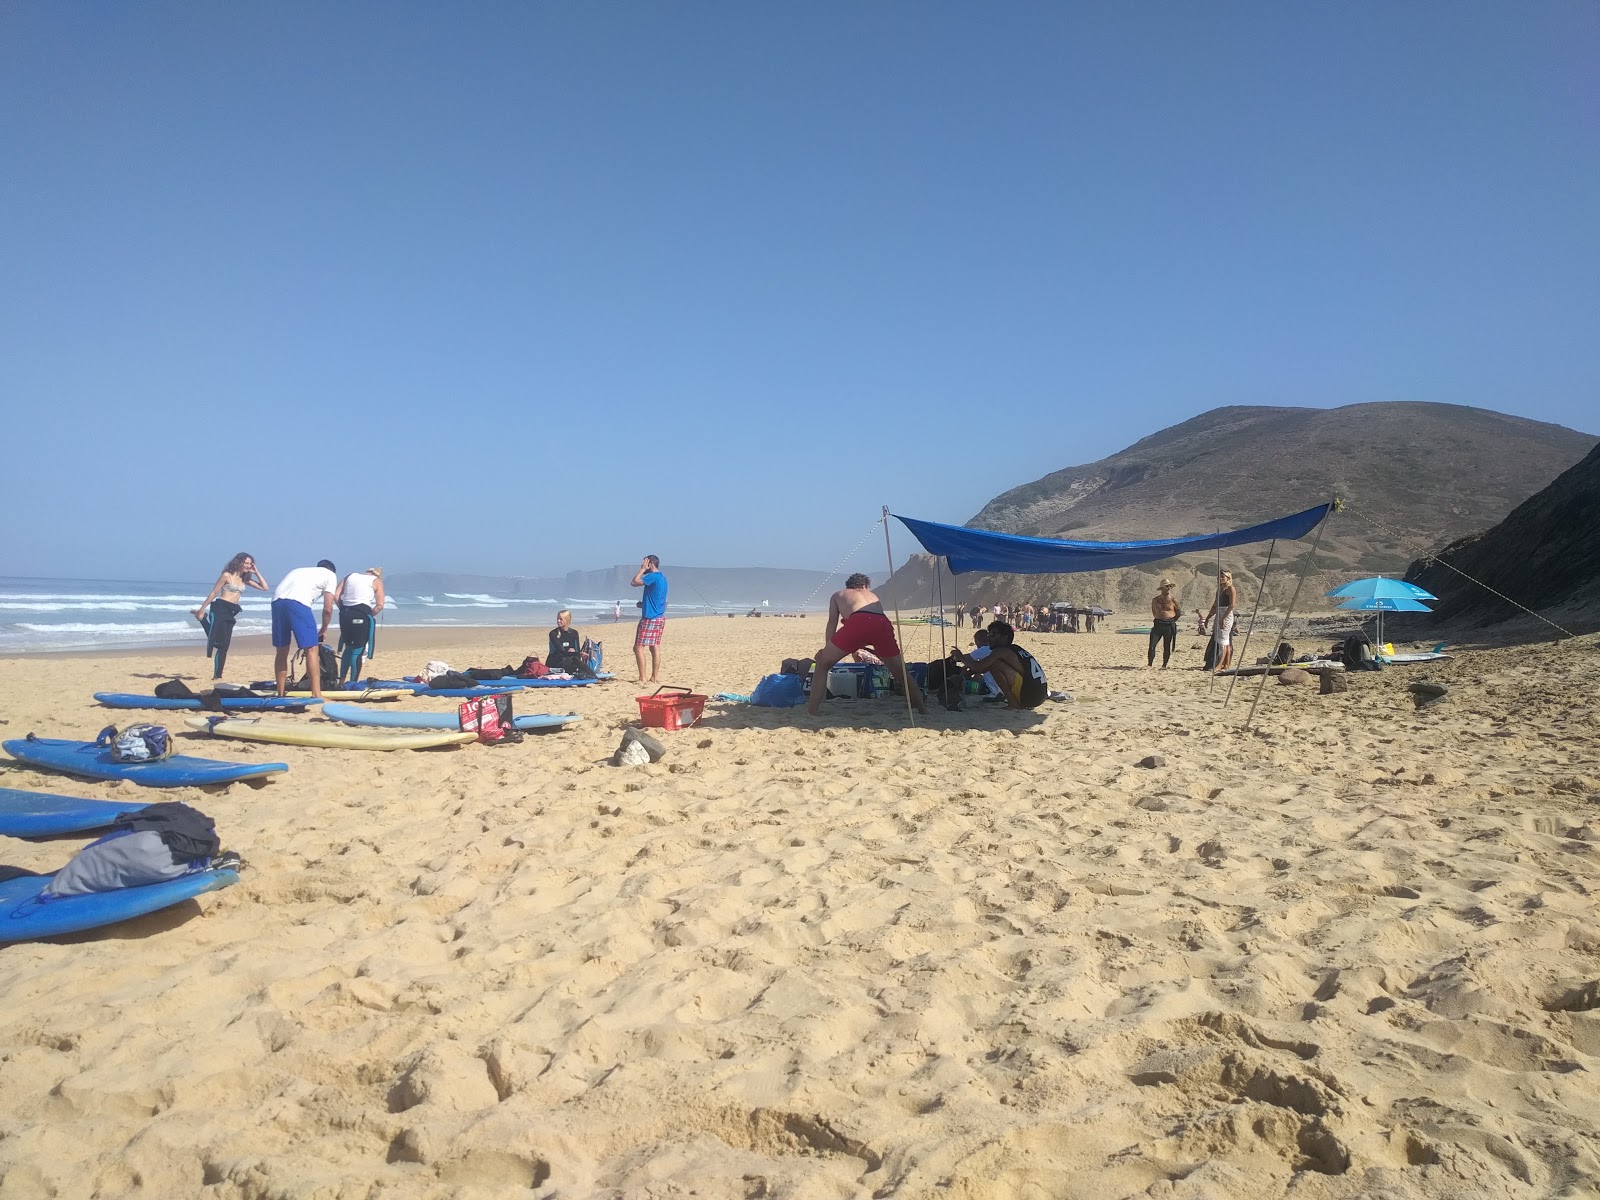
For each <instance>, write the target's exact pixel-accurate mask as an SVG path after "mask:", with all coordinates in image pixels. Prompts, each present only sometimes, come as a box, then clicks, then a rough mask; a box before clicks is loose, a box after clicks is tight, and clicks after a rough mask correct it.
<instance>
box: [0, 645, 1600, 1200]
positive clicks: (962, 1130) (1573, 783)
mask: <svg viewBox="0 0 1600 1200" xmlns="http://www.w3.org/2000/svg"><path fill="white" fill-rule="evenodd" d="M584 632H585V633H588V634H590V635H591V636H596V637H600V638H603V639H604V641H605V645H606V650H607V663H606V665H607V667H608V668H610V669H614V670H617V671H619V672H623V674H622V677H621V678H620V679H619V680H617V681H615V682H611V683H608V684H606V685H604V686H600V687H592V688H583V689H566V690H562V691H552V692H548V693H544V694H531V695H528V696H524V697H519V698H518V700H517V709H518V711H519V712H537V711H552V712H555V711H569V710H570V711H575V712H577V713H579V714H581V715H582V717H583V718H584V719H583V721H582V722H581V723H579V724H577V725H575V726H572V727H571V728H569V729H567V730H565V731H563V732H560V733H557V734H552V735H546V736H538V737H529V738H528V739H527V741H526V742H524V743H523V744H522V745H520V746H512V747H504V748H490V747H485V746H468V747H465V748H462V749H459V750H449V751H438V752H419V753H410V752H406V753H397V754H375V753H363V752H359V751H335V750H313V749H300V748H296V747H257V746H252V745H248V744H245V743H238V742H227V741H222V740H208V739H203V737H202V735H195V736H194V737H192V738H191V737H189V736H185V738H184V739H183V740H184V743H185V744H184V746H183V750H184V751H185V752H186V753H193V754H205V755H208V756H210V757H215V758H224V759H237V760H241V761H263V760H269V761H270V760H281V761H284V762H287V763H288V764H289V767H290V769H289V771H288V773H287V774H285V775H281V776H279V777H277V778H276V779H275V780H273V781H272V782H271V783H269V784H267V785H266V786H263V787H259V788H252V787H248V786H243V785H235V786H233V787H231V788H228V789H225V790H218V791H209V792H202V791H200V790H196V789H180V790H175V791H171V792H155V791H150V792H145V791H144V790H143V789H137V788H135V787H134V786H133V785H131V784H117V785H113V784H104V783H81V782H77V781H72V780H69V779H67V778H65V777H61V776H49V775H44V774H40V773H36V772H33V771H30V770H26V769H19V768H12V769H8V770H6V771H4V772H0V784H3V785H5V786H9V787H15V788H27V789H35V790H41V791H52V792H62V793H66V794H71V795H81V796H93V797H101V798H107V799H110V798H116V799H129V798H132V797H134V796H135V795H137V796H138V798H144V796H145V795H148V797H149V799H150V800H151V801H156V800H167V799H177V800H183V801H185V802H187V803H190V804H193V805H195V806H197V807H199V808H201V809H203V810H204V811H206V812H207V813H209V814H211V815H212V816H213V817H215V819H216V821H217V824H218V827H219V830H220V832H221V833H222V834H223V837H224V842H225V844H226V845H227V846H228V847H230V848H231V849H234V850H237V851H238V852H240V853H241V854H242V855H243V856H244V858H245V860H246V862H247V864H248V869H247V870H246V871H245V873H244V877H243V882H242V883H241V884H240V885H238V886H236V887H233V888H231V889H228V890H225V891H221V892H217V893H214V894H210V895H207V896H204V897H201V898H199V899H198V900H194V901H189V902H186V903H185V904H183V905H182V906H180V907H178V908H175V909H172V910H169V911H167V912H164V913H160V914H155V915H153V916H150V917H145V918H141V919H139V920H136V921H133V922H129V923H127V924H124V925H121V926H118V927H115V928H113V929H110V930H107V931H103V932H98V933H91V934H84V935H77V936H73V937H67V938H60V939H56V940H54V941H50V942H42V943H20V944H15V945H8V946H4V947H0V995H3V996H4V997H5V1004H4V1007H3V1010H0V1200H31V1198H33V1197H91V1196H97V1197H118V1196H129V1195H136V1196H158V1197H191V1196H193V1197H200V1196H204V1197H216V1198H223V1200H269V1198H271V1200H311V1198H313V1197H315V1198H329V1200H331V1198H339V1200H355V1198H373V1200H376V1198H378V1197H383V1198H385V1200H391V1198H410V1197H455V1196H460V1197H500V1196H510V1195H533V1196H546V1197H557V1196H559V1197H563V1198H573V1197H591V1196H604V1197H630V1198H632V1197H640V1198H643V1197H667V1196H689V1195H696V1196H701V1197H712V1198H721V1197H794V1198H806V1200H811V1198H821V1197H854V1196H894V1197H934V1196H937V1197H1019V1198H1020V1197H1040V1198H1043V1197H1082V1198H1097V1200H1098V1198H1104V1197H1123V1196H1152V1197H1193V1198H1201V1197H1205V1198H1212V1197H1215V1198H1224V1197H1229V1198H1231V1197H1240V1198H1249V1200H1259V1198H1260V1197H1264V1196H1277V1195H1293V1196H1296V1197H1307V1198H1322V1197H1380V1196H1381V1197H1388V1198H1392V1200H1401V1198H1408V1197H1430V1198H1432V1197H1437V1198H1441V1200H1442V1198H1445V1197H1450V1198H1460V1197H1485V1198H1488V1197H1506V1196H1528V1197H1535V1196H1572V1197H1577V1196H1592V1195H1595V1194H1597V1192H1596V1188H1597V1184H1596V1180H1600V1085H1597V1083H1596V1076H1595V1072H1596V1071H1597V1070H1600V982H1597V981H1600V921H1597V918H1596V912H1595V896H1596V894H1597V893H1600V819H1597V818H1600V808H1597V804H1600V719H1597V717H1596V712H1595V706H1594V700H1593V691H1594V684H1593V680H1594V676H1593V666H1594V663H1595V661H1596V660H1595V653H1594V639H1593V638H1586V639H1582V640H1580V641H1575V642H1569V643H1565V644H1555V643H1545V644H1539V645H1533V646H1526V647H1521V648H1506V649H1485V650H1480V651H1467V652H1465V653H1462V654H1461V655H1460V656H1459V657H1457V658H1456V659H1455V660H1454V661H1452V662H1448V663H1442V664H1429V665H1427V666H1417V667H1411V668H1391V669H1389V670H1387V671H1384V672H1382V673H1381V674H1372V675H1357V676H1353V677H1352V678H1351V680H1350V690H1349V691H1348V692H1346V693H1344V694H1339V695H1330V696H1321V695H1319V694H1318V691H1317V688H1316V686H1315V684H1309V685H1306V684H1302V685H1299V686H1282V685H1279V684H1278V683H1276V682H1275V681H1269V682H1268V683H1267V684H1266V685H1265V688H1264V690H1263V692H1262V697H1261V706H1260V710H1259V712H1258V714H1257V718H1256V723H1255V727H1254V728H1253V729H1251V730H1249V731H1242V730H1241V729H1240V728H1239V726H1240V724H1241V723H1242V721H1243V719H1244V716H1245V712H1246V709H1247V708H1248V705H1249V701H1250V699H1251V697H1252V696H1253V694H1254V691H1255V687H1256V681H1255V680H1254V679H1246V680H1241V681H1240V682H1239V686H1238V689H1237V691H1236V692H1235V693H1234V695H1233V698H1232V701H1231V702H1230V703H1229V704H1228V705H1227V707H1226V708H1224V707H1223V698H1224V696H1225V694H1226V690H1227V683H1226V681H1220V680H1219V681H1216V682H1213V681H1212V680H1211V679H1210V678H1209V677H1207V676H1206V675H1204V674H1203V673H1202V672H1200V671H1198V670H1195V669H1193V668H1195V667H1197V666H1198V665H1199V662H1200V656H1201V644H1202V643H1201V640H1200V639H1199V638H1196V637H1193V636H1190V635H1187V634H1186V635H1185V636H1183V637H1181V638H1180V640H1179V651H1178V656H1177V658H1175V660H1174V669H1173V670H1170V671H1166V672H1162V671H1159V670H1158V671H1154V672H1150V671H1146V670H1144V667H1143V664H1144V650H1145V640H1144V638H1142V637H1134V636H1118V635H1116V634H1114V633H1111V632H1109V631H1107V632H1103V633H1100V634H1096V635H1093V636H1090V635H1075V636H1074V635H1056V636H1036V637H1031V638H1030V637H1026V636H1024V637H1023V639H1022V642H1023V644H1024V645H1026V646H1028V648H1030V649H1031V650H1033V651H1034V653H1035V654H1036V655H1037V656H1038V658H1039V659H1040V661H1041V662H1042V663H1043V664H1044V665H1045V667H1046V668H1047V670H1048V672H1049V675H1050V683H1051V686H1052V687H1053V688H1057V689H1062V690H1065V691H1066V692H1069V693H1071V694H1072V697H1073V699H1072V700H1071V701H1070V702H1063V703H1056V702H1052V703H1047V704H1046V706H1045V707H1043V708H1041V709H1039V710H1038V711H1036V712H1033V713H1008V712H1005V711H1003V710H1001V709H999V708H997V707H995V706H990V705H982V704H975V703H969V705H968V707H967V710H966V711H963V712H959V713H947V712H944V711H942V710H935V711H934V713H933V714H932V715H931V716H930V717H929V718H928V719H927V720H925V721H924V720H921V719H919V720H918V721H917V723H916V725H915V727H911V726H910V725H909V723H908V718H907V713H906V709H905V706H904V703H903V701H899V700H895V699H887V700H863V701H854V702H851V701H835V702H830V703H829V704H828V705H827V706H826V707H825V709H824V711H823V714H822V716H821V717H820V718H815V719H813V718H809V717H807V716H806V715H804V713H803V711H794V710H790V711H773V710H765V709H753V708H750V707H747V706H741V705H733V704H713V705H711V706H710V708H709V709H708V710H707V714H706V717H705V719H704V721H703V722H702V724H701V725H700V726H698V727H696V728H694V729H691V730H687V731H683V732H678V733H673V734H666V735H664V739H665V740H666V742H667V744H668V747H669V752H668V754H667V756H666V757H665V758H664V759H663V760H662V761H661V762H660V763H657V764H654V765H650V766H645V767H637V768H615V767H612V766H610V765H609V764H608V763H607V761H606V760H607V758H608V756H609V754H610V753H611V751H612V750H613V749H614V748H615V746H616V745H617V742H618V740H619V738H620V736H621V731H622V730H623V729H625V728H627V727H629V726H630V725H635V724H637V718H638V710H637V706H636V704H635V700H634V697H635V696H636V695H637V694H638V693H639V690H640V689H639V688H637V687H636V686H635V685H634V684H633V683H632V682H631V681H630V678H631V671H630V670H629V668H631V665H632V664H631V653H630V649H629V647H630V642H631V627H630V626H627V625H623V626H596V627H586V628H585V629H584ZM821 634H822V621H821V618H820V617H810V618H803V619H762V620H752V619H746V618H737V619H731V620H730V619H713V618H697V619H692V620H673V621H670V622H669V624H668V630H667V638H666V644H665V649H666V654H667V667H666V670H665V676H666V678H667V680H668V681H669V682H671V683H674V684H682V685H686V686H693V687H694V688H695V689H696V690H697V691H700V692H704V693H708V694H709V693H716V692H720V691H732V692H740V693H747V692H749V691H750V690H751V688H752V687H753V686H754V684H755V683H756V681H757V679H759V678H760V676H761V675H763V674H765V673H768V672H771V671H775V670H776V669H777V666H778V663H779V661H780V660H781V659H783V658H785V657H795V656H803V655H806V654H809V653H811V652H813V651H815V649H816V648H817V646H818V645H820V642H821ZM905 635H906V639H905V640H906V649H907V654H908V657H910V658H912V659H925V658H927V657H929V653H928V651H929V649H930V648H932V649H933V651H934V654H935V656H936V655H937V640H936V639H937V633H936V632H931V631H930V630H929V629H928V628H927V627H908V628H906V630H905ZM544 644H545V636H544V630H543V629H539V630H531V631H528V632H527V633H525V634H522V633H519V632H518V631H516V630H512V629H493V630H476V631H464V632H456V633H451V634H448V635H433V634H428V633H425V632H421V631H410V632H406V633H403V634H395V635H393V636H389V637H387V639H386V642H385V644H383V645H380V647H379V657H378V660H377V662H376V664H375V669H376V671H377V672H378V673H379V674H382V675H385V676H392V675H396V674H401V673H411V672H413V671H415V670H416V669H418V668H419V667H420V666H421V665H422V663H423V661H425V660H426V659H429V658H441V659H444V660H446V661H448V662H450V663H451V664H452V665H455V666H458V667H464V666H475V665H498V664H500V663H506V662H509V663H516V662H520V661H521V658H522V656H523V654H525V653H528V652H542V648H543V646H544ZM1254 653H1255V652H1254V651H1252V657H1253V656H1254ZM206 665H207V664H206V660H204V659H203V658H202V657H201V655H200V654H199V653H198V652H194V651H190V652H178V651H163V652H158V653H130V654H124V655H115V656H110V655H99V656H85V655H49V656H45V655H39V656H30V657H25V658H13V659H8V660H4V661H3V662H0V681H3V683H0V720H3V722H4V724H3V728H0V733H3V734H4V736H5V737H7V738H14V737H22V736H24V735H25V734H27V733H28V732H29V731H36V732H39V733H40V734H48V735H52V736H63V737H84V738H88V737H93V736H94V734H95V733H96V732H97V731H98V730H99V729H100V728H101V727H102V726H104V725H106V724H108V723H126V722H127V721H128V720H129V719H130V718H132V719H152V720H158V719H160V717H157V716H139V715H138V714H131V713H127V712H112V711H110V710H106V709H102V708H100V707H99V706H97V705H96V704H95V703H94V702H93V701H92V700H91V698H90V693H91V692H93V691H97V690H123V691H147V690H149V689H150V688H151V687H152V686H153V684H154V682H155V677H162V676H166V675H169V674H173V673H178V672H181V673H185V674H187V675H188V676H190V677H192V678H191V683H192V686H195V687H196V688H197V689H198V688H200V687H203V686H204V684H205V680H204V676H205V675H206V674H208V672H206V671H205V670H204V668H205V667H206ZM1180 666H1181V667H1182V668H1184V669H1178V668H1179V667H1180ZM270 668H271V659H270V652H269V651H268V650H267V648H266V647H264V646H262V645H261V644H260V643H259V642H258V641H245V640H241V643H240V644H239V645H237V646H236V647H235V651H234V657H233V660H232V661H231V662H230V669H229V672H228V675H229V678H230V679H232V680H235V681H248V680H250V679H252V678H263V677H266V676H267V675H269V674H270ZM1418 679H1430V680H1435V681H1438V682H1442V683H1445V684H1447V685H1448V687H1449V689H1450V690H1449V693H1448V695H1447V696H1446V698H1445V699H1444V700H1443V701H1441V702H1440V703H1438V704H1435V705H1431V706H1429V707H1427V708H1424V709H1420V710H1418V709H1414V707H1413V704H1412V700H1411V695H1410V693H1409V692H1408V691H1407V687H1406V685H1407V684H1408V683H1410V682H1412V681H1415V680H1418ZM402 703H403V704H404V706H406V707H416V708H423V707H443V706H444V705H443V704H442V703H441V702H439V701H432V702H425V701H419V700H407V701H404V702H402ZM172 715H173V714H167V716H168V717H169V718H170V717H171V716H172ZM293 719H295V720H300V721H308V720H312V719H315V718H313V717H312V716H304V717H297V718H293ZM166 723H168V724H169V725H171V726H173V727H175V728H181V727H182V723H181V721H175V720H170V719H169V720H168V721H167V722H166ZM1151 756H1154V758H1152V757H1151ZM1144 763H1149V764H1150V765H1141V764H1144ZM87 840H89V839H88V837H71V838H59V839H54V840H49V841H40V842H27V841H20V840H15V839H0V841H3V843H4V844H3V845H0V862H3V863H5V864H8V865H12V866H19V867H23V868H28V869H31V870H36V871H46V870H53V869H55V868H57V867H59V866H60V865H61V864H62V863H63V862H65V861H66V859H67V858H68V857H69V856H70V855H71V854H72V853H73V851H74V850H75V849H76V848H77V847H79V846H81V845H82V844H84V843H85V842H86V841H87Z"/></svg>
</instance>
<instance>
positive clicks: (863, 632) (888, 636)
mask: <svg viewBox="0 0 1600 1200" xmlns="http://www.w3.org/2000/svg"><path fill="white" fill-rule="evenodd" d="M833 646H834V649H836V650H843V651H844V652H845V653H846V654H854V653H855V652H856V651H857V650H859V649H861V648H862V647H863V646H871V647H872V648H873V650H875V651H877V653H878V655H879V657H881V658H895V657H898V656H899V654H900V643H899V642H897V641H895V640H894V622H893V621H891V620H889V618H888V617H886V616H884V615H883V614H882V613H878V612H853V613H851V614H850V615H849V616H848V617H846V618H845V619H844V623H843V624H842V625H840V626H839V628H838V629H837V630H835V631H834V635H833Z"/></svg>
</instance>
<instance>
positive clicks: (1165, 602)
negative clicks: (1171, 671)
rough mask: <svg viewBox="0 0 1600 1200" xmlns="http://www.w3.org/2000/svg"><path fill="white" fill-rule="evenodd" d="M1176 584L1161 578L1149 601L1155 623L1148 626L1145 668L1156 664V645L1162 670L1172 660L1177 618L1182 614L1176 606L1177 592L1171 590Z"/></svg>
mask: <svg viewBox="0 0 1600 1200" xmlns="http://www.w3.org/2000/svg"><path fill="white" fill-rule="evenodd" d="M1177 586H1178V585H1177V584H1175V583H1173V582H1172V580H1170V579H1163V580H1162V581H1161V586H1160V588H1158V589H1157V590H1156V594H1155V597H1154V599H1152V600H1151V601H1150V616H1151V617H1152V618H1153V619H1154V622H1155V623H1154V624H1153V625H1151V626H1150V653H1149V654H1148V655H1147V656H1146V658H1145V664H1144V665H1145V669H1146V670H1149V669H1150V668H1151V667H1153V666H1155V665H1156V647H1157V646H1160V647H1161V669H1162V670H1163V671H1165V670H1166V669H1167V664H1168V663H1169V662H1171V661H1172V648H1173V647H1174V646H1176V645H1177V644H1178V618H1179V617H1181V616H1183V609H1181V608H1179V607H1178V596H1177V593H1176V592H1174V591H1173V589H1174V588H1175V587H1177Z"/></svg>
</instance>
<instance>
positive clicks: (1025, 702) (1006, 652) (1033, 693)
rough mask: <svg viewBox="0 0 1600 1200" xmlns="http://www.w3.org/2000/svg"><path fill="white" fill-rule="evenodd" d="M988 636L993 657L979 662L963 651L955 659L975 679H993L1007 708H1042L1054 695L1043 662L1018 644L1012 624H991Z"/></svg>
mask: <svg viewBox="0 0 1600 1200" xmlns="http://www.w3.org/2000/svg"><path fill="white" fill-rule="evenodd" d="M988 633H989V653H988V655H987V656H985V657H984V658H982V659H976V658H974V657H973V656H972V655H970V654H963V653H962V652H961V651H959V650H956V651H954V652H953V653H952V655H951V657H953V658H954V659H955V660H956V662H958V663H960V664H961V667H962V669H963V670H964V671H966V673H967V674H968V675H970V676H971V677H972V678H974V679H981V678H983V677H984V676H985V675H989V676H992V677H993V678H994V682H995V683H996V684H997V685H998V686H999V688H1000V692H1001V694H1002V695H1004V696H1005V698H1006V707H1007V708H1038V707H1039V705H1041V704H1043V703H1044V702H1045V700H1046V699H1047V698H1048V697H1049V695H1050V685H1049V684H1048V683H1047V682H1045V677H1044V668H1043V667H1041V666H1040V665H1039V660H1038V659H1036V658H1034V657H1033V655H1031V654H1029V653H1028V652H1027V651H1026V650H1024V649H1023V648H1022V647H1021V646H1019V645H1017V644H1016V637H1017V633H1016V630H1015V629H1013V628H1012V627H1011V625H1010V624H1009V623H1008V622H1005V621H991V622H990V623H989V630H988Z"/></svg>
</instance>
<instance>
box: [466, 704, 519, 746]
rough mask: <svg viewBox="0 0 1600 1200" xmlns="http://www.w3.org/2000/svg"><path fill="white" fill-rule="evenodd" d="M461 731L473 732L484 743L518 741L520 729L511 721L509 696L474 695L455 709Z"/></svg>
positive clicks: (491, 744) (497, 743) (493, 744)
mask: <svg viewBox="0 0 1600 1200" xmlns="http://www.w3.org/2000/svg"><path fill="white" fill-rule="evenodd" d="M457 711H458V714H459V716H460V719H461V732H462V733H475V734H477V735H478V740H479V741H480V742H483V743H484V744H485V745H490V746H496V745H499V744H500V743H502V742H520V741H521V740H522V731H521V730H519V729H517V728H516V726H515V725H513V723H512V717H511V697H510V696H474V697H472V698H471V699H470V700H464V701H462V702H461V707H460V709H458V710H457Z"/></svg>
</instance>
